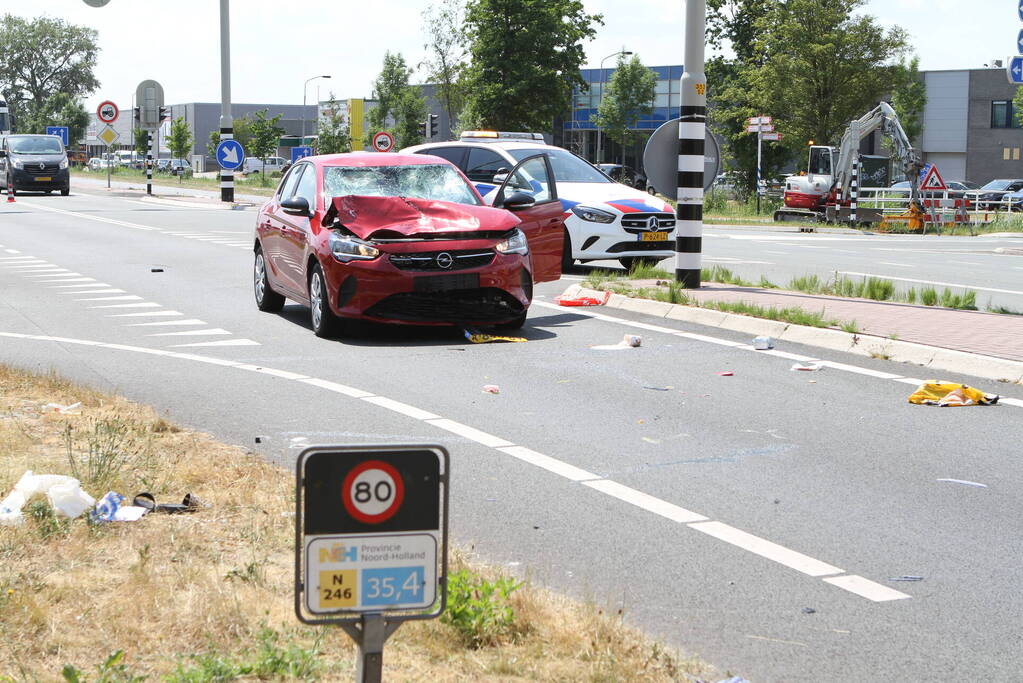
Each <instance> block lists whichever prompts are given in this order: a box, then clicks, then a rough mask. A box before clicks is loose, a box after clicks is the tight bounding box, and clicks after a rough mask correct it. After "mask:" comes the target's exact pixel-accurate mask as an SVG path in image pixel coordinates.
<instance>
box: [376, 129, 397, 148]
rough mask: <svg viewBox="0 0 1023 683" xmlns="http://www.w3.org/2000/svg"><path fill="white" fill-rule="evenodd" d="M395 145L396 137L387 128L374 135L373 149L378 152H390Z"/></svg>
mask: <svg viewBox="0 0 1023 683" xmlns="http://www.w3.org/2000/svg"><path fill="white" fill-rule="evenodd" d="M392 147H394V137H393V136H392V135H391V134H390V133H388V132H387V131H385V130H382V131H380V132H379V133H377V134H376V135H374V136H373V149H375V150H377V151H378V152H390V151H391V148H392Z"/></svg>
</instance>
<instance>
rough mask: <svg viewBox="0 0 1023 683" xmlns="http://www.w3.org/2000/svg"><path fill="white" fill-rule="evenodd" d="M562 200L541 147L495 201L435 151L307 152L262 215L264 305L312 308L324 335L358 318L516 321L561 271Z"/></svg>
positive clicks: (260, 288) (508, 325) (256, 279)
mask: <svg viewBox="0 0 1023 683" xmlns="http://www.w3.org/2000/svg"><path fill="white" fill-rule="evenodd" d="M525 178H528V179H529V182H531V183H536V185H533V186H531V189H533V193H532V194H525V193H523V192H521V191H518V189H517V187H516V184H515V182H514V181H513V179H525ZM557 197H558V194H557V185H556V183H555V181H554V174H553V173H552V171H551V164H550V162H549V160H548V159H547V158H546V156H545V155H542V154H541V155H530V156H528V157H527V158H525V159H523V160H522V161H521V162H519V163H518V164H513V167H512V169H511V172H510V173H509V174H508V175H507V177H506V178H505V180H504V182H502V183H501V184H500V186H499V187H498V188H497V197H496V199H495V200H494V201H493V202H492V204H493V205H494V206H486V205H485V204H484V202H483V198H482V197H481V196H480V195H479V193H478V192H477V191H476V189H475V188H474V187H473V185H472V184H471V183H470V182H469V180H468V179H467V178H466V177H465V176H464V175H462V173H461V172H460V171H459V170H458V169H457V168H456V167H455V166H454V165H453V164H451V163H449V162H448V161H446V160H444V159H441V158H438V157H433V156H426V155H415V154H330V155H323V156H313V157H306V158H304V159H302V160H300V161H298V162H296V163H295V165H294V166H292V168H291V170H290V171H289V172H288V174H287V175H286V176H284V178H283V179H282V180H281V182H280V184H279V186H278V188H277V192H276V193H275V195H274V196H273V197H272V198H271V199H270V200H269V201H268V202H266V203H265V204H264V205H263V206H262V208H261V209H260V211H259V215H258V216H257V219H256V249H255V258H254V265H253V285H254V291H255V299H256V306H257V307H258V308H259V309H260V310H261V311H280V310H281V308H282V307H283V306H284V302H285V299H286V298H287V299H291V300H293V301H297V302H299V303H301V304H304V305H306V306H309V308H310V309H311V321H312V328H313V332H314V333H315V334H316V335H317V336H320V337H325V336H330V335H332V334H334V333H335V332H339V331H343V328H344V323H345V322H346V321H349V320H351V319H366V320H373V321H378V322H390V323H401V324H415V325H479V326H484V325H492V326H496V327H499V328H503V329H515V328H518V327H520V326H521V325H522V324H523V323H524V322H525V319H526V313H527V310H528V308H529V304H530V301H531V299H532V292H533V283H534V282H547V281H550V280H556V279H558V278H559V277H560V276H561V269H560V264H561V244H562V233H563V232H564V226H563V219H562V210H561V205H560V203H559V202H558V199H557ZM495 207H500V208H495Z"/></svg>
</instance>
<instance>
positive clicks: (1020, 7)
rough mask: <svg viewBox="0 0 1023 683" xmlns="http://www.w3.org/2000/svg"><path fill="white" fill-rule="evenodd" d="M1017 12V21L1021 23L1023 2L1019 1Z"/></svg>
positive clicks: (1022, 19) (1022, 0)
mask: <svg viewBox="0 0 1023 683" xmlns="http://www.w3.org/2000/svg"><path fill="white" fill-rule="evenodd" d="M1017 11H1018V12H1019V20H1020V21H1023V0H1019V7H1018V8H1017Z"/></svg>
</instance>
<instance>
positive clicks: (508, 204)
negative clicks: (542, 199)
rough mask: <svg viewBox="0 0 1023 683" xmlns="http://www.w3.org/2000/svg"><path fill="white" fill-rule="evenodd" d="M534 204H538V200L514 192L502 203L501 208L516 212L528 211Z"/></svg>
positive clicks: (523, 193)
mask: <svg viewBox="0 0 1023 683" xmlns="http://www.w3.org/2000/svg"><path fill="white" fill-rule="evenodd" d="M534 204H536V199H534V198H533V197H531V196H530V195H528V194H526V193H525V192H512V193H511V194H510V195H509V196H508V197H506V198H505V200H504V201H503V202H502V203H501V207H500V208H502V209H508V210H509V211H515V210H516V209H528V208H529V207H531V206H533V205H534Z"/></svg>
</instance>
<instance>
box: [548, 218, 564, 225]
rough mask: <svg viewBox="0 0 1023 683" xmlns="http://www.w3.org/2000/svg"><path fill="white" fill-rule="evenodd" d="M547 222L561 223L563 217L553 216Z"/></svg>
mask: <svg viewBox="0 0 1023 683" xmlns="http://www.w3.org/2000/svg"><path fill="white" fill-rule="evenodd" d="M547 222H548V223H550V224H553V223H560V222H561V219H560V218H552V219H550V220H549V221H547Z"/></svg>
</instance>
